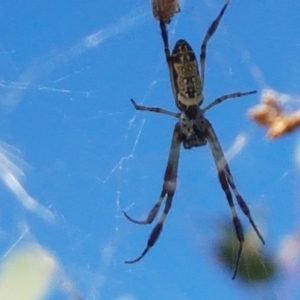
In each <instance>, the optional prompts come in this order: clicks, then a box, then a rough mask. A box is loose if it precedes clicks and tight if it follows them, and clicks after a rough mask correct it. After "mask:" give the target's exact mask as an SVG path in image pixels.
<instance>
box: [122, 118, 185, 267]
mask: <svg viewBox="0 0 300 300" xmlns="http://www.w3.org/2000/svg"><path fill="white" fill-rule="evenodd" d="M181 142H182V135H181V131H180V125H179V123H177V124H176V125H175V128H174V132H173V138H172V143H171V148H170V153H169V159H168V164H167V168H166V171H165V176H164V183H163V187H162V192H161V196H160V198H159V200H158V202H157V203H156V204H155V205H154V207H153V208H152V209H151V211H150V213H149V215H148V217H147V219H146V220H145V221H135V220H133V219H131V218H130V217H129V216H128V215H127V214H126V213H125V212H124V214H125V217H126V218H127V219H129V220H130V221H132V222H134V223H138V224H149V223H151V222H152V221H153V220H154V218H155V217H156V215H157V213H158V211H159V208H160V206H161V203H162V201H163V199H164V197H165V195H167V199H166V204H165V207H164V210H163V213H162V216H161V217H160V219H159V221H158V222H157V224H156V225H155V227H154V228H153V230H152V232H151V234H150V237H149V239H148V242H147V246H146V248H145V249H144V251H143V252H142V254H141V255H140V256H139V257H137V258H136V259H134V260H129V261H125V263H127V264H132V263H135V262H138V261H139V260H141V259H142V258H143V257H144V256H145V255H146V253H147V252H148V251H149V250H150V248H151V247H153V246H154V244H155V243H156V241H157V240H158V238H159V235H160V233H161V231H162V228H163V225H164V222H165V219H166V217H167V215H168V213H169V210H170V208H171V206H172V201H173V196H174V194H175V190H176V180H177V170H178V162H179V153H180V145H181Z"/></svg>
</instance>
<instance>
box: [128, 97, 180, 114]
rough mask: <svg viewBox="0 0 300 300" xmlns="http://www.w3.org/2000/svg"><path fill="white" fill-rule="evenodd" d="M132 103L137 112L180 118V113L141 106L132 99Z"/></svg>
mask: <svg viewBox="0 0 300 300" xmlns="http://www.w3.org/2000/svg"><path fill="white" fill-rule="evenodd" d="M131 102H132V104H133V106H134V108H135V109H136V110H145V111H150V112H155V113H159V114H165V115H169V116H172V117H175V118H179V116H180V113H174V112H171V111H168V110H165V109H162V108H159V107H148V106H143V105H139V104H137V103H136V102H135V101H134V100H133V99H131Z"/></svg>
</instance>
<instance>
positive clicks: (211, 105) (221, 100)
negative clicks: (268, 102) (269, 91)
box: [202, 91, 257, 113]
mask: <svg viewBox="0 0 300 300" xmlns="http://www.w3.org/2000/svg"><path fill="white" fill-rule="evenodd" d="M255 93H257V91H251V92H245V93H240V92H237V93H232V94H227V95H223V96H221V97H219V98H217V99H215V100H214V101H213V102H211V103H210V104H208V105H207V106H206V107H205V108H203V109H202V111H203V113H205V112H206V111H207V110H209V109H211V108H212V107H214V106H215V105H217V104H219V103H221V102H223V101H225V100H227V99H230V98H238V97H242V96H248V95H252V94H255Z"/></svg>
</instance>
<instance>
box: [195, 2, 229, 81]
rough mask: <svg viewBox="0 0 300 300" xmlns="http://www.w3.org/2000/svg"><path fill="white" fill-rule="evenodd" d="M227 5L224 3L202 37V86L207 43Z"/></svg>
mask: <svg viewBox="0 0 300 300" xmlns="http://www.w3.org/2000/svg"><path fill="white" fill-rule="evenodd" d="M228 4H229V0H227V1H226V3H225V5H224V6H223V8H222V10H221V12H220V13H219V15H218V16H217V18H216V19H215V20H214V21H213V22H212V24H211V25H210V26H209V28H208V30H207V32H206V35H205V37H204V40H203V42H202V45H201V54H200V64H201V79H202V82H203V85H204V73H205V59H206V46H207V43H208V41H209V39H210V38H211V37H212V36H213V34H214V33H215V31H216V29H217V28H218V25H219V23H220V20H221V18H222V16H223V15H224V12H225V10H226V8H227V6H228Z"/></svg>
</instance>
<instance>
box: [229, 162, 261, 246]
mask: <svg viewBox="0 0 300 300" xmlns="http://www.w3.org/2000/svg"><path fill="white" fill-rule="evenodd" d="M225 171H226V175H227V179H228V183H229V185H230V187H231V189H232V190H233V193H234V195H235V198H236V200H237V202H238V205H239V207H240V208H241V210H242V211H243V213H244V215H245V216H246V217H247V218H248V220H249V222H250V223H251V225H252V227H253V229H254V231H255V232H256V234H257V236H258V237H259V239H260V240H261V242H262V243H263V244H264V245H265V240H264V238H263V237H262V235H261V234H260V232H259V230H258V229H257V226H256V224H255V223H254V221H253V219H252V216H251V213H250V209H249V207H248V205H247V204H246V202H245V200H244V199H243V197H242V196H241V195H240V193H239V192H238V190H237V188H236V186H235V183H234V180H233V177H232V175H231V172H230V169H229V166H228V164H226V165H225Z"/></svg>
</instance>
